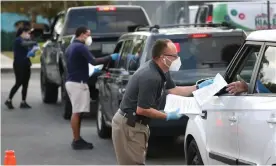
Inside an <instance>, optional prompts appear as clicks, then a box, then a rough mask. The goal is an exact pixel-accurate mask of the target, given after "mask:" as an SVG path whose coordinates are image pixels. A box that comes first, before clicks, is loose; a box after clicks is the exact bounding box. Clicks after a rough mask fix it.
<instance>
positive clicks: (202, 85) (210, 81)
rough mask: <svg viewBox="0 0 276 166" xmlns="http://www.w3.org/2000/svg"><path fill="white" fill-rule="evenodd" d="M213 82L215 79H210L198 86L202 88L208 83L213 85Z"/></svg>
mask: <svg viewBox="0 0 276 166" xmlns="http://www.w3.org/2000/svg"><path fill="white" fill-rule="evenodd" d="M213 83H214V80H213V79H208V80H205V81H203V82H202V83H200V84H198V88H199V89H201V88H203V87H205V86H208V85H211V84H213Z"/></svg>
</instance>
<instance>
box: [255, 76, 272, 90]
mask: <svg viewBox="0 0 276 166" xmlns="http://www.w3.org/2000/svg"><path fill="white" fill-rule="evenodd" d="M256 87H257V92H258V93H271V92H270V90H269V89H267V88H266V87H265V86H264V84H263V83H262V82H261V81H260V80H259V79H258V80H257V82H256Z"/></svg>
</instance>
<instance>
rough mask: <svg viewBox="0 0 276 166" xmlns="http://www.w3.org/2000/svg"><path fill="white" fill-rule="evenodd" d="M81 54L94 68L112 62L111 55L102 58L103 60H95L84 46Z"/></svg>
mask: <svg viewBox="0 0 276 166" xmlns="http://www.w3.org/2000/svg"><path fill="white" fill-rule="evenodd" d="M81 53H82V55H83V56H84V57H85V58H86V59H87V61H88V63H90V64H92V65H94V66H96V65H100V64H103V63H106V62H108V61H110V60H112V58H111V56H109V55H107V56H105V57H102V58H95V57H94V56H93V54H92V53H91V52H90V51H89V50H88V48H87V47H86V46H83V47H82V48H81Z"/></svg>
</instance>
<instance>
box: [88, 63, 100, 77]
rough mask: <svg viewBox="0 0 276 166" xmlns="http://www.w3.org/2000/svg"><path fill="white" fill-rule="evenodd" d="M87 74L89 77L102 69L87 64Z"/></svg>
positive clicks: (98, 66)
mask: <svg viewBox="0 0 276 166" xmlns="http://www.w3.org/2000/svg"><path fill="white" fill-rule="evenodd" d="M88 68H89V72H88V75H89V77H91V76H92V75H93V74H95V73H98V72H100V71H101V70H102V69H103V65H97V66H93V65H91V64H88Z"/></svg>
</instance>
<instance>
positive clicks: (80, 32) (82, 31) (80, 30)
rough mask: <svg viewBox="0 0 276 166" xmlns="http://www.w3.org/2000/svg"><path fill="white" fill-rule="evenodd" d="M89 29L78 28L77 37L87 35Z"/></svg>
mask: <svg viewBox="0 0 276 166" xmlns="http://www.w3.org/2000/svg"><path fill="white" fill-rule="evenodd" d="M88 30H89V29H88V28H87V27H84V26H81V27H78V28H77V30H76V32H75V36H76V37H79V36H80V35H81V34H83V33H86V32H87V31H88Z"/></svg>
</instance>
